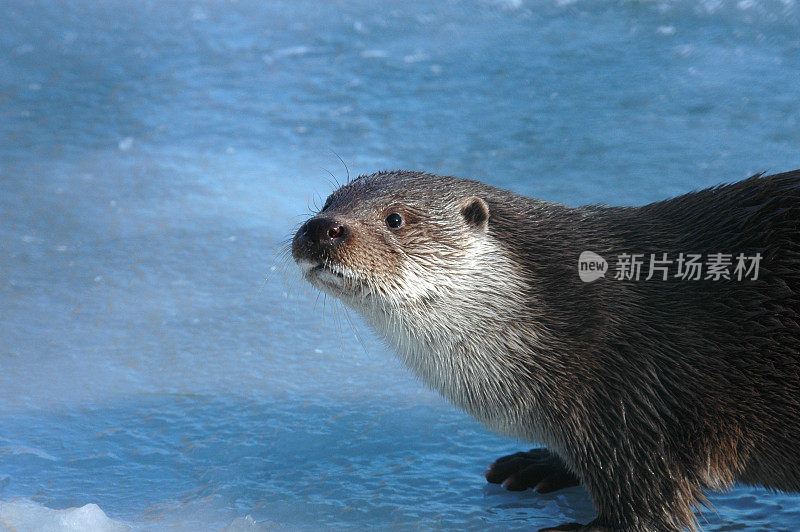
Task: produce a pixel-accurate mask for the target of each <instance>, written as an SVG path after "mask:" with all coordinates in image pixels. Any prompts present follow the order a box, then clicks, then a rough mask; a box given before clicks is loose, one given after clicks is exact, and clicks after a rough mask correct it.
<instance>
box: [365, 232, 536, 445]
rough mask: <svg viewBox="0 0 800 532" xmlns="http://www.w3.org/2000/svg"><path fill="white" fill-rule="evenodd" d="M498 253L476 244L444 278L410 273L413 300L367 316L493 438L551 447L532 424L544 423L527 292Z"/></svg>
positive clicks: (406, 279) (430, 272) (432, 272)
mask: <svg viewBox="0 0 800 532" xmlns="http://www.w3.org/2000/svg"><path fill="white" fill-rule="evenodd" d="M497 246H498V245H497V244H493V243H492V242H491V241H490V240H489V239H488V238H487V239H485V240H483V241H480V242H477V243H476V244H475V245H473V246H471V247H470V248H466V249H465V252H464V254H463V256H461V257H458V258H457V260H454V257H452V256H451V257H448V259H447V267H446V269H444V268H443V269H442V270H441V274H437V272H438V271H439V270H437V268H436V267H430V265H429V264H427V265H426V268H424V271H414V270H413V269H411V268H409V269H408V270H407V271H405V272H404V273H403V279H402V282H401V283H400V284H401V286H404V287H406V286H410V285H412V284H413V287H414V289H413V296H414V297H406V298H405V299H403V300H402V301H400V302H394V303H393V304H376V305H374V306H373V307H372V308H371V309H370V310H369V311H367V312H364V314H365V316H366V318H367V320H368V321H369V322H370V323H371V325H372V326H373V327H374V328H375V329H376V330H377V331H378V332H380V333H381V334H382V335H383V336H384V337H385V338H386V339H387V340H388V341H389V343H390V344H391V345H392V347H394V348H395V349H396V351H397V354H398V356H399V358H400V359H401V360H402V361H403V362H404V363H405V364H406V365H407V366H408V367H409V368H410V369H411V370H412V371H413V372H414V373H415V374H416V375H418V376H419V377H420V378H421V379H422V380H423V382H425V383H426V384H427V385H428V386H430V387H431V388H433V389H435V390H437V391H438V392H439V393H441V394H442V395H443V396H444V397H445V398H447V399H448V400H449V401H451V402H452V403H454V404H455V405H456V406H458V407H460V408H462V409H464V410H466V411H467V412H468V413H470V414H472V415H473V416H474V417H476V418H477V419H478V420H480V421H481V422H483V423H484V424H485V425H487V426H488V427H489V428H491V429H492V430H495V431H497V432H500V433H503V434H506V435H509V436H513V437H517V438H522V439H525V440H530V441H540V442H546V441H548V440H551V438H549V437H548V435H547V434H545V433H544V432H543V430H544V427H546V426H547V424H546V423H543V422H542V423H538V422H534V423H531V421H537V419H538V418H539V417H540V412H541V409H540V408H539V404H538V403H539V401H538V400H537V399H536V396H537V389H538V386H539V384H538V383H540V382H541V379H537V378H536V376H537V374H539V375H540V374H541V372H543V371H544V370H543V369H542V368H539V367H538V364H537V357H536V349H537V337H536V335H535V334H533V335H532V334H531V331H530V323H531V319H528V318H527V317H526V314H527V313H529V310H528V309H529V308H530V306H529V305H530V302H529V301H526V300H525V298H526V297H528V296H529V290H528V289H527V286H525V283H524V281H523V280H522V278H521V276H520V275H519V273H518V272H519V270H518V267H517V266H516V265H515V264H513V263H512V262H511V261H510V260H509V259H508V258H507V257H506V255H505V254H504V253H503V252H502V250H500V249H498V248H497ZM453 264H458V265H459V267H458V268H454V267H453ZM420 270H422V269H420ZM410 292H411V291H406V292H405V295H406V296H408V294H409V293H410ZM360 310H362V312H363V310H364V309H360ZM523 322H524V323H526V324H527V326H526V327H524V328H523V325H522V324H523ZM532 427H534V428H532Z"/></svg>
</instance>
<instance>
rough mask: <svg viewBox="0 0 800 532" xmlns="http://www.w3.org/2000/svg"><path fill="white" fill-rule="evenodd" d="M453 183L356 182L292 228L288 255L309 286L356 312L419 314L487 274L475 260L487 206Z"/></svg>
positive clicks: (420, 178)
mask: <svg viewBox="0 0 800 532" xmlns="http://www.w3.org/2000/svg"><path fill="white" fill-rule="evenodd" d="M457 181H458V180H456V179H454V178H441V177H438V176H432V175H430V174H422V173H415V172H382V173H378V174H373V175H369V176H361V177H359V178H358V179H355V180H354V181H352V182H351V183H348V184H347V185H345V186H343V187H341V188H340V189H339V190H337V191H335V192H334V193H333V194H331V195H330V197H328V199H327V200H326V202H325V205H324V206H323V208H322V210H321V211H320V212H319V213H318V214H317V215H316V216H314V217H313V218H311V219H310V220H308V221H307V222H306V223H304V224H303V225H302V227H300V229H299V230H298V231H297V234H296V235H295V237H294V240H293V242H292V255H293V256H294V259H295V261H297V264H298V265H299V266H300V268H301V270H302V271H303V275H304V276H305V278H306V279H307V280H308V281H309V282H311V284H313V285H314V286H316V287H317V288H319V289H321V290H323V291H324V292H326V293H328V294H331V295H333V296H336V297H338V298H340V299H341V300H342V301H344V302H345V303H346V304H348V305H349V306H351V307H353V308H355V309H356V310H358V311H360V312H363V313H367V314H371V313H374V312H382V313H389V314H392V313H397V312H401V313H402V312H405V311H407V310H408V309H412V308H416V309H419V310H421V307H424V306H427V305H431V304H432V303H434V302H435V301H437V300H439V299H440V298H442V297H444V296H445V295H448V294H449V295H451V296H452V292H453V291H454V290H458V289H459V287H462V286H464V285H471V284H472V282H471V281H474V280H475V277H476V276H479V275H480V272H481V270H485V269H486V267H487V266H486V265H482V266H480V267H479V265H478V264H477V262H476V261H478V260H480V257H481V255H482V254H483V253H482V252H481V250H482V249H484V248H485V247H486V246H485V245H482V244H485V242H486V241H487V240H488V238H489V237H488V235H487V233H488V229H489V223H490V216H491V214H490V212H489V206H488V205H487V203H486V201H485V200H484V199H482V198H481V197H480V196H479V195H475V194H474V193H472V192H473V191H470V190H469V187H464V186H455V185H456V184H458V183H457ZM484 251H485V249H484Z"/></svg>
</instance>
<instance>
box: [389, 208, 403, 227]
mask: <svg viewBox="0 0 800 532" xmlns="http://www.w3.org/2000/svg"><path fill="white" fill-rule="evenodd" d="M386 225H388V226H389V227H391V228H392V229H397V228H398V227H400V226H401V225H403V217H402V216H400V215H399V214H397V213H396V212H393V213H392V214H390V215H389V216H387V217H386Z"/></svg>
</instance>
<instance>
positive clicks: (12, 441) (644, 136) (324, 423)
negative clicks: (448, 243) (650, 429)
mask: <svg viewBox="0 0 800 532" xmlns="http://www.w3.org/2000/svg"><path fill="white" fill-rule="evenodd" d="M0 13H2V15H0V529H2V528H6V529H9V530H125V529H128V528H133V529H134V530H187V531H188V530H222V529H226V530H271V529H288V530H316V529H320V528H333V529H348V530H352V529H399V530H416V529H428V530H431V529H435V530H462V529H469V530H485V529H495V530H513V529H520V530H522V529H525V530H529V529H536V528H538V527H542V526H547V525H555V524H559V523H561V522H562V521H575V520H577V521H588V520H589V519H591V518H592V515H593V513H594V512H593V510H592V508H591V503H590V501H589V499H588V497H587V495H586V493H585V491H583V490H582V489H580V488H573V489H570V490H566V491H562V492H557V493H555V494H551V495H537V494H534V493H531V492H530V491H528V492H524V493H510V492H506V491H505V490H503V489H502V488H499V487H497V486H489V485H487V484H486V483H485V481H484V479H483V477H482V476H481V473H482V472H483V471H484V469H485V468H486V466H487V465H488V464H489V463H490V462H491V461H492V460H494V459H495V458H497V457H498V456H500V455H503V454H507V453H510V452H514V451H517V450H522V449H526V448H528V447H529V445H528V444H526V443H524V442H515V441H512V440H507V439H503V438H500V437H498V436H495V435H493V434H490V433H489V432H487V431H486V430H485V429H483V428H482V427H481V426H479V425H478V424H476V423H475V422H474V421H472V420H471V419H469V418H468V417H467V416H465V415H464V414H462V413H461V412H458V411H456V410H455V409H453V408H452V407H450V406H449V405H447V404H445V403H444V402H443V401H442V400H441V399H440V398H439V397H438V396H437V395H435V394H434V393H432V392H430V391H428V390H426V389H425V388H424V387H423V386H422V385H421V384H420V383H419V382H417V381H416V380H415V379H414V378H413V377H412V376H411V375H410V374H409V373H408V372H407V371H406V370H405V369H404V368H402V367H401V366H400V365H399V363H398V362H397V361H395V359H394V358H393V356H392V354H391V353H390V352H389V351H388V350H387V349H386V348H385V347H384V346H383V344H382V343H381V342H380V341H378V340H377V339H376V338H375V337H374V336H373V335H372V333H371V332H370V331H369V330H368V329H367V328H366V327H365V326H364V325H363V323H362V322H361V321H360V320H359V319H358V318H357V317H356V316H354V315H348V314H347V313H346V312H345V311H344V309H343V308H342V307H341V306H340V305H339V304H337V303H336V302H333V301H331V300H330V299H328V300H325V299H324V298H322V297H321V296H319V295H318V294H317V293H315V292H314V291H313V290H312V289H311V288H310V287H308V286H306V284H305V283H304V282H302V281H301V280H300V278H299V275H298V274H297V272H296V271H295V268H294V265H293V264H292V263H291V261H290V260H288V259H287V257H286V254H285V249H286V242H287V238H288V237H289V236H290V235H292V234H293V232H294V230H295V228H296V227H297V226H298V225H299V223H300V222H301V221H302V220H303V219H304V218H305V217H307V216H308V214H309V213H310V212H311V211H313V210H314V209H315V208H316V207H315V205H317V206H319V205H321V201H322V200H324V198H325V197H326V196H327V194H328V193H329V192H330V191H331V190H332V189H333V188H334V187H335V184H334V181H335V180H338V181H340V182H342V181H344V180H345V179H346V178H347V173H348V171H349V173H350V175H356V174H359V173H370V172H373V171H376V170H380V169H398V168H403V169H417V170H427V171H431V172H437V173H443V174H453V175H458V176H460V177H470V178H474V179H479V180H482V181H486V182H488V183H491V184H493V185H497V186H501V187H506V188H510V189H512V190H515V191H517V192H520V193H523V194H528V195H532V196H536V197H540V198H543V199H546V200H550V201H557V202H563V203H567V204H569V205H580V204H584V203H598V202H602V203H609V204H623V205H638V204H643V203H647V202H650V201H655V200H659V199H663V198H665V197H668V196H672V195H677V194H680V193H683V192H687V191H689V190H692V189H696V188H701V187H706V186H710V185H714V184H717V183H720V182H723V181H735V180H739V179H741V178H745V177H748V176H749V175H751V174H753V173H756V172H760V171H765V170H767V171H771V172H779V171H786V170H792V169H795V168H797V167H800V29H798V28H800V7H799V6H798V5H797V3H796V0H779V1H764V2H761V1H755V0H741V1H738V2H737V1H730V2H728V1H720V0H700V1H696V0H692V1H624V0H608V1H596V2H590V1H581V0H578V1H573V0H506V1H480V0H449V1H441V2H431V1H404V2H388V1H366V0H364V1H348V2H344V1H324V2H323V1H317V2H311V1H306V0H275V1H255V0H252V1H251V0H239V1H211V0H200V1H194V2H190V1H176V2H157V1H122V0H110V1H108V0H105V1H104V0H91V1H90V0H75V1H71V2H59V1H39V0H0ZM340 157H341V159H342V160H343V161H344V163H346V165H347V169H346V168H345V166H344V164H343V163H342V162H340V160H339V158H340ZM330 174H333V176H331V175H330ZM711 502H712V504H713V508H711V509H707V510H704V512H703V515H702V516H701V523H702V524H703V526H704V528H706V529H708V530H779V529H787V530H790V529H796V526H797V523H798V522H800V497H798V496H795V495H780V494H779V495H771V494H769V493H767V492H766V491H764V490H759V489H750V488H742V487H737V488H736V489H735V490H733V491H732V492H730V493H726V494H716V495H714V496H713V497H712V498H711Z"/></svg>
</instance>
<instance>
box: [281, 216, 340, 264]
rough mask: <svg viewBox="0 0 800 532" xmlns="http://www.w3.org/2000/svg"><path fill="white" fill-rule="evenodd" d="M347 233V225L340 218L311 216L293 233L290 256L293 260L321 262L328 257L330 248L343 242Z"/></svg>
mask: <svg viewBox="0 0 800 532" xmlns="http://www.w3.org/2000/svg"><path fill="white" fill-rule="evenodd" d="M349 233H350V232H349V230H348V228H347V226H346V225H345V224H344V223H342V222H341V221H340V220H337V219H335V218H328V217H315V218H312V219H310V220H309V221H307V222H306V223H304V224H303V225H302V226H301V227H300V229H298V230H297V233H296V234H295V235H294V239H293V240H292V256H293V257H294V259H295V260H300V259H305V260H308V261H312V262H322V261H324V260H325V259H328V258H330V251H331V249H332V248H334V247H336V246H338V245H339V244H341V243H342V242H344V241H345V240H346V239H347V237H348V236H349Z"/></svg>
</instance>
